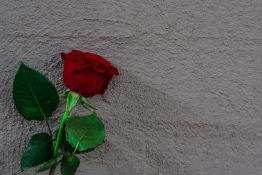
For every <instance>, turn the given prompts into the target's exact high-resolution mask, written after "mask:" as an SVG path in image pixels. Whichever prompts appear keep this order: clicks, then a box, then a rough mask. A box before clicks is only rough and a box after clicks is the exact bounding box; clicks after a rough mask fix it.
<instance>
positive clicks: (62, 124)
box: [54, 110, 70, 158]
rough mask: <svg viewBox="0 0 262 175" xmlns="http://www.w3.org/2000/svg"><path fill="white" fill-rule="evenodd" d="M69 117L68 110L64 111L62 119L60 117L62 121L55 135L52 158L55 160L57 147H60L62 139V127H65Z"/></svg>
mask: <svg viewBox="0 0 262 175" xmlns="http://www.w3.org/2000/svg"><path fill="white" fill-rule="evenodd" d="M69 115H70V112H69V111H68V110H66V111H65V113H64V115H63V117H62V121H61V123H60V125H59V130H58V135H57V138H56V142H55V148H54V158H57V155H58V149H59V145H60V142H61V139H62V134H63V129H64V125H65V123H66V121H67V119H68V117H69Z"/></svg>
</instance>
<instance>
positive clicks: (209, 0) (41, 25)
mask: <svg viewBox="0 0 262 175" xmlns="http://www.w3.org/2000/svg"><path fill="white" fill-rule="evenodd" d="M0 24H1V25H0V41H1V42H0V82H1V85H0V92H1V96H0V100H1V105H0V111H1V113H0V121H1V123H0V174H3V175H19V174H22V173H20V171H19V161H20V155H21V151H22V150H23V147H24V145H25V143H26V141H27V140H28V139H29V137H30V136H31V135H32V134H33V133H35V132H37V131H42V130H45V127H44V124H43V123H32V122H27V121H24V120H23V119H21V117H20V116H19V115H18V114H17V112H16V111H15V110H14V106H13V102H12V94H11V92H12V90H11V87H12V80H13V78H14V73H15V71H16V70H17V68H18V64H19V62H20V61H23V62H25V63H26V64H28V65H30V66H31V67H34V68H37V69H39V70H41V72H43V73H44V74H46V75H47V76H48V77H49V78H50V79H51V80H52V81H53V82H54V83H55V85H56V86H57V87H58V88H59V89H62V88H63V86H62V80H61V70H62V62H61V61H60V58H59V53H60V52H61V51H66V52H67V51H70V50H71V49H81V50H88V51H91V52H95V53H99V54H101V55H103V56H105V57H106V58H107V59H108V60H110V61H111V62H112V63H114V64H115V65H116V66H117V67H119V68H120V69H121V75H120V76H119V77H117V78H115V79H114V80H113V82H112V83H111V84H110V87H109V89H108V91H107V93H106V95H105V96H104V97H95V98H92V99H91V100H92V101H93V102H94V103H95V104H97V106H98V108H99V112H98V113H99V114H100V115H101V117H102V119H103V121H104V122H105V125H106V128H107V140H106V143H105V144H104V145H102V146H100V147H99V148H98V149H97V150H96V151H94V152H92V153H89V154H86V155H82V156H81V166H80V168H79V170H78V173H77V174H79V175H86V174H93V175H118V174H119V175H126V174H127V175H129V174H130V175H133V174H141V175H142V174H149V175H161V174H171V175H173V174H174V175H262V120H261V119H262V1H261V0H77V1H74V0H45V1H43V0H41V1H40V0H34V1H30V0H23V1H16V0H6V1H1V6H0ZM61 105H63V104H61ZM82 112H84V111H82ZM61 114H62V110H60V111H57V112H56V114H55V117H54V119H53V120H52V123H53V127H54V129H55V126H56V125H57V123H58V122H59V117H60V116H61ZM35 126H37V127H35ZM32 172H33V171H28V172H26V173H24V174H32ZM57 174H59V173H57Z"/></svg>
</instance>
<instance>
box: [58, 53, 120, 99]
mask: <svg viewBox="0 0 262 175" xmlns="http://www.w3.org/2000/svg"><path fill="white" fill-rule="evenodd" d="M61 56H62V59H63V60H64V73H63V78H64V84H65V86H66V87H68V88H69V89H70V90H71V91H74V92H77V93H79V94H81V95H83V96H85V97H92V96H94V95H97V94H104V93H105V90H106V89H107V86H108V84H109V82H110V81H111V79H112V78H113V76H114V75H119V73H118V70H117V68H115V67H114V66H113V65H112V64H111V63H110V62H109V61H107V60H106V59H104V58H103V57H101V56H99V55H96V54H93V53H88V52H82V51H79V50H72V51H71V52H70V53H68V54H66V53H61Z"/></svg>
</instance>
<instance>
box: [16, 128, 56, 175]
mask: <svg viewBox="0 0 262 175" xmlns="http://www.w3.org/2000/svg"><path fill="white" fill-rule="evenodd" d="M51 147H52V139H51V137H50V135H49V134H47V133H39V134H35V135H33V136H32V137H31V139H30V141H29V143H28V144H27V146H26V148H25V150H24V152H23V154H22V159H21V170H22V171H25V170H27V169H28V168H31V167H34V166H36V165H40V164H42V163H44V162H46V161H48V160H50V159H51V158H52V156H53V152H52V150H51Z"/></svg>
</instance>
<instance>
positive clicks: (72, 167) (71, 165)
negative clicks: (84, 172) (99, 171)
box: [61, 156, 80, 175]
mask: <svg viewBox="0 0 262 175" xmlns="http://www.w3.org/2000/svg"><path fill="white" fill-rule="evenodd" d="M79 164H80V160H79V159H78V157H76V156H70V157H67V158H65V159H63V160H62V163H61V174H62V175H74V174H75V172H76V170H77V168H78V166H79Z"/></svg>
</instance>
